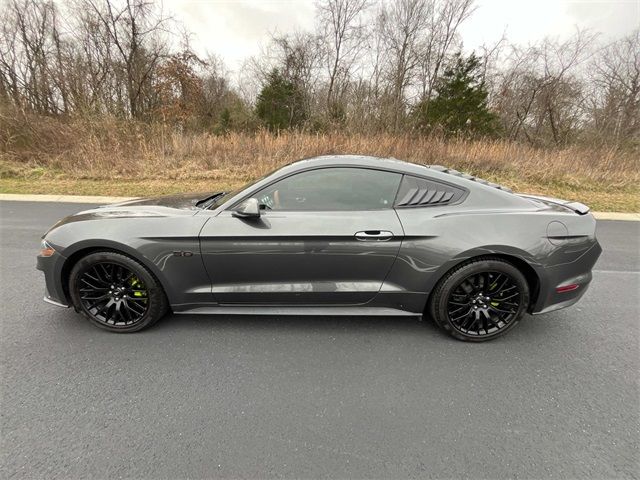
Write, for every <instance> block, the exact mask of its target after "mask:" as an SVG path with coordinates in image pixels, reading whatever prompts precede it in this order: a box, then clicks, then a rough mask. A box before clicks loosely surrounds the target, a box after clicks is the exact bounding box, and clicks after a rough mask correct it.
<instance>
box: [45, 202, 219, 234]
mask: <svg viewBox="0 0 640 480" xmlns="http://www.w3.org/2000/svg"><path fill="white" fill-rule="evenodd" d="M212 195H215V194H212V193H190V194H184V195H168V196H163V197H155V198H139V199H134V200H129V201H126V202H120V203H114V204H110V205H102V206H99V207H96V208H92V209H90V210H84V211H82V212H78V213H76V214H74V215H69V216H68V217H65V218H63V219H62V220H60V221H59V222H57V223H56V224H55V225H53V226H52V227H51V228H50V229H49V230H47V233H45V236H46V235H48V234H49V233H50V232H51V231H53V230H55V229H57V228H59V227H61V226H63V225H67V224H70V223H75V222H85V221H95V220H106V219H118V218H122V219H126V218H142V217H144V218H152V217H176V216H193V215H195V214H196V213H197V212H199V211H200V208H198V207H197V206H196V203H197V202H198V201H200V200H202V199H205V198H208V197H211V196H212Z"/></svg>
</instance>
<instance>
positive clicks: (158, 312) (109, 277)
mask: <svg viewBox="0 0 640 480" xmlns="http://www.w3.org/2000/svg"><path fill="white" fill-rule="evenodd" d="M114 287H115V288H114ZM69 293H70V296H71V299H72V301H73V305H74V307H75V309H76V311H78V312H80V313H81V314H82V315H84V316H85V317H86V318H87V319H88V320H89V321H90V322H91V323H93V324H94V325H95V326H96V327H98V328H102V329H103V330H108V331H110V332H116V333H131V332H137V331H140V330H142V329H145V328H148V327H150V326H151V325H153V324H154V323H156V322H157V321H158V320H160V318H162V317H163V316H164V315H165V313H166V312H167V310H168V301H167V297H166V295H165V293H164V290H163V289H162V286H161V285H160V282H158V280H157V279H156V278H155V276H154V275H153V274H152V273H151V272H150V271H149V270H148V269H147V268H146V267H145V266H144V265H142V264H141V263H140V262H138V261H136V260H134V259H132V258H130V257H128V256H126V255H122V254H120V253H116V252H109V251H105V252H95V253H90V254H88V255H87V256H85V257H82V258H81V259H80V260H79V261H78V262H77V263H76V264H75V265H74V266H73V268H72V269H71V273H70V274H69ZM94 303H95V306H93V307H92V305H94Z"/></svg>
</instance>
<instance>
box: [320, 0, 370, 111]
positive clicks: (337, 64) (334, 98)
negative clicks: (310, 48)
mask: <svg viewBox="0 0 640 480" xmlns="http://www.w3.org/2000/svg"><path fill="white" fill-rule="evenodd" d="M369 4H370V0H321V1H320V0H319V1H318V3H317V4H316V5H317V9H318V13H319V17H320V29H321V33H322V39H323V42H324V49H325V55H326V68H327V76H328V85H327V110H328V113H329V115H330V117H335V116H337V115H339V110H340V104H341V100H342V97H343V95H344V93H345V87H346V85H347V83H348V79H349V75H350V72H351V68H352V66H353V63H354V61H355V60H356V56H357V54H358V52H359V51H360V50H361V48H362V42H361V38H362V32H363V27H362V25H361V23H360V21H359V20H360V17H361V15H362V13H363V12H364V11H365V10H366V9H367V7H368V6H369Z"/></svg>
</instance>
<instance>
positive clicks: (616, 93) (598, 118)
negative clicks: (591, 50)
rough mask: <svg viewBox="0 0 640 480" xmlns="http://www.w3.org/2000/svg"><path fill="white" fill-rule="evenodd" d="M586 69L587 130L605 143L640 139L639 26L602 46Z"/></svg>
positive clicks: (619, 142)
mask: <svg viewBox="0 0 640 480" xmlns="http://www.w3.org/2000/svg"><path fill="white" fill-rule="evenodd" d="M589 72H590V80H591V84H592V89H591V91H590V95H589V99H590V101H591V102H590V112H589V113H590V118H591V119H592V126H593V130H592V132H591V133H592V134H595V135H597V136H598V137H600V138H601V141H602V142H603V143H607V144H614V145H619V144H621V143H624V142H632V141H635V142H638V141H640V138H639V137H640V29H638V30H636V31H634V32H632V33H631V34H629V35H628V36H626V37H624V38H622V39H620V40H618V41H615V42H613V43H612V44H610V45H608V46H607V47H605V48H604V49H602V50H601V51H600V52H599V53H598V54H597V55H596V56H595V57H594V59H593V61H592V62H591V64H590V68H589Z"/></svg>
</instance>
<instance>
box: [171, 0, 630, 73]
mask: <svg viewBox="0 0 640 480" xmlns="http://www.w3.org/2000/svg"><path fill="white" fill-rule="evenodd" d="M476 6H477V10H476V11H475V12H474V14H473V15H472V17H471V18H470V19H469V20H467V23H465V24H464V25H463V28H462V29H461V34H462V39H463V41H464V44H465V48H466V49H468V50H470V49H472V48H474V47H477V46H479V45H482V44H483V43H487V44H490V43H492V42H495V41H497V40H498V39H499V38H500V37H501V36H502V34H503V32H505V31H506V34H507V37H508V38H509V40H510V41H512V42H514V43H525V44H526V43H527V42H531V41H535V40H537V39H540V38H543V37H545V36H558V37H564V36H567V35H570V34H571V33H572V32H574V31H575V28H576V27H579V28H590V29H593V30H595V31H598V32H602V34H603V35H605V36H606V37H618V36H621V35H624V34H626V33H628V32H630V31H631V30H633V29H634V28H638V26H640V0H580V1H576V0H571V1H570V0H476ZM164 7H165V11H166V12H167V13H169V14H171V15H173V16H174V17H175V18H176V19H177V20H178V21H180V22H182V23H183V24H184V25H185V26H186V28H187V29H188V30H189V31H191V32H192V33H193V34H194V35H193V37H192V44H193V46H194V47H195V49H196V50H197V51H198V52H199V53H200V54H204V53H205V52H210V53H215V54H218V55H220V56H221V57H222V58H223V59H224V60H225V62H226V63H227V66H228V67H229V68H230V69H231V70H237V69H238V68H239V66H240V65H241V62H242V61H243V60H244V59H245V58H247V57H248V56H250V55H255V54H257V53H259V49H260V45H261V44H264V43H266V42H267V40H268V38H269V33H270V32H273V31H278V32H280V33H287V32H291V31H294V30H296V29H298V30H311V29H312V28H313V25H314V22H315V8H314V0H164Z"/></svg>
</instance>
